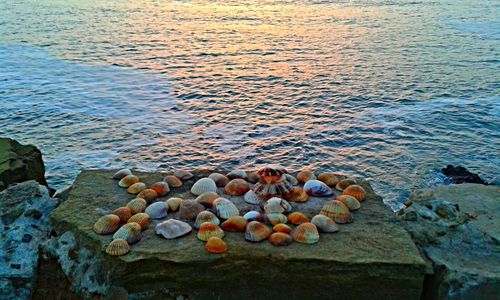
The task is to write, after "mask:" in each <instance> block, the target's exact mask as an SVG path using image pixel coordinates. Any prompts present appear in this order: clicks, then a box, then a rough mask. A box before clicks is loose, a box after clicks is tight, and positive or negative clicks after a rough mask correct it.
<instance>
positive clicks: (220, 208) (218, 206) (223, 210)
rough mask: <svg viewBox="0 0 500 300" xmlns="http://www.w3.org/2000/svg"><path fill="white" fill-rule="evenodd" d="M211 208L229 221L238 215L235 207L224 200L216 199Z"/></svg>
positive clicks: (238, 212)
mask: <svg viewBox="0 0 500 300" xmlns="http://www.w3.org/2000/svg"><path fill="white" fill-rule="evenodd" d="M213 208H214V209H215V213H216V214H217V215H218V216H219V217H221V218H223V219H229V218H231V217H233V216H238V215H239V214H240V211H239V210H238V208H237V207H236V205H234V203H233V202H231V201H229V200H227V199H225V198H218V199H216V200H215V201H214V205H213Z"/></svg>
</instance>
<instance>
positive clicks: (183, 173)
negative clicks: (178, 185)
mask: <svg viewBox="0 0 500 300" xmlns="http://www.w3.org/2000/svg"><path fill="white" fill-rule="evenodd" d="M174 176H175V177H177V178H179V179H181V180H188V179H191V178H193V177H194V175H193V173H191V172H189V171H187V170H176V171H175V172H174Z"/></svg>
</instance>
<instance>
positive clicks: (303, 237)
mask: <svg viewBox="0 0 500 300" xmlns="http://www.w3.org/2000/svg"><path fill="white" fill-rule="evenodd" d="M292 237H293V239H294V240H296V241H297V242H299V243H303V244H314V243H317V242H318V241H319V232H318V229H317V228H316V225H314V224H312V223H302V224H300V225H299V226H297V228H295V229H294V230H293V232H292Z"/></svg>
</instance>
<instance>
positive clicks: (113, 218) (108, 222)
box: [94, 214, 120, 235]
mask: <svg viewBox="0 0 500 300" xmlns="http://www.w3.org/2000/svg"><path fill="white" fill-rule="evenodd" d="M118 226H120V218H119V217H118V216H117V215H113V214H109V215H105V216H102V217H100V218H99V220H97V222H95V224H94V231H95V233H97V234H102V235H105V234H111V233H114V232H115V231H116V230H117V229H118Z"/></svg>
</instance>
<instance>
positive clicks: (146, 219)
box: [127, 213, 151, 230]
mask: <svg viewBox="0 0 500 300" xmlns="http://www.w3.org/2000/svg"><path fill="white" fill-rule="evenodd" d="M128 223H137V224H139V225H140V226H141V229H142V230H146V229H147V228H148V227H149V224H151V217H150V216H149V215H148V214H145V213H138V214H135V215H133V216H132V217H130V219H128V221H127V224H128Z"/></svg>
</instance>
